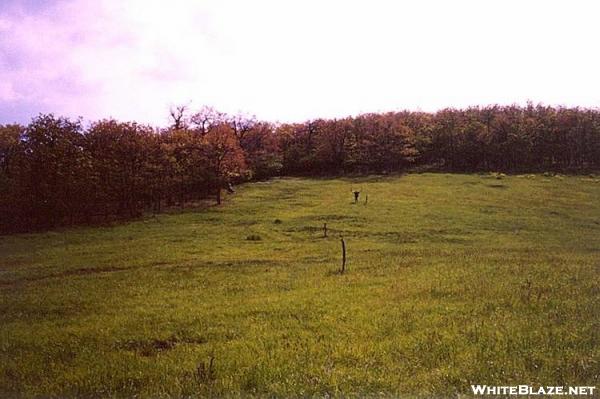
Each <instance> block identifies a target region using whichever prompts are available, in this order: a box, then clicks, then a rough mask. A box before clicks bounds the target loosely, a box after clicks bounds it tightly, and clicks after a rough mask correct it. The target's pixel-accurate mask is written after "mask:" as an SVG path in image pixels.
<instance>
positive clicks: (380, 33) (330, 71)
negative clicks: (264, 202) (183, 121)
mask: <svg viewBox="0 0 600 399" xmlns="http://www.w3.org/2000/svg"><path fill="white" fill-rule="evenodd" d="M599 16H600V2H598V1H595V0H591V1H583V0H565V1H552V0H545V1H537V0H501V1H496V0H485V1H484V0H453V1H447V0H446V1H444V0H440V1H437V0H412V1H402V0H389V1H387V0H369V1H367V0H362V1H354V0H302V1H301V0H295V1H288V0H253V1H248V0H239V1H235V0H204V1H203V0H169V1H164V0H127V1H123V0H0V124H2V123H11V122H19V123H27V122H28V121H29V120H30V119H31V118H32V117H34V116H36V115H37V114H39V113H54V114H55V115H61V116H68V117H83V118H84V119H85V120H88V121H90V120H98V119H103V118H116V119H119V120H123V121H129V120H135V121H138V122H143V123H150V124H153V125H157V126H164V125H166V124H167V123H168V111H169V108H170V107H172V106H176V105H187V106H188V107H189V109H190V110H195V109H200V108H201V107H202V106H203V105H208V106H213V107H215V108H217V109H219V110H221V111H224V112H227V113H237V112H243V113H246V114H251V115H256V117H257V118H259V119H263V120H269V121H280V122H300V121H304V120H307V119H313V118H318V117H325V118H335V117H345V116H348V115H356V114H360V113H365V112H385V111H395V110H403V109H410V110H422V111H435V110H438V109H441V108H445V107H466V106H470V105H487V104H495V103H498V104H513V103H516V104H524V103H526V102H527V101H532V102H534V103H537V102H542V103H544V104H549V105H566V106H583V107H598V106H599V105H600V51H599V47H598V46H599V44H598V39H600V23H598V17H599Z"/></svg>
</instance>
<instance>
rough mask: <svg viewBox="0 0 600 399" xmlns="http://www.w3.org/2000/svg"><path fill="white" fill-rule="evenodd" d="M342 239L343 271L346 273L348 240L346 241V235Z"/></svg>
mask: <svg viewBox="0 0 600 399" xmlns="http://www.w3.org/2000/svg"><path fill="white" fill-rule="evenodd" d="M341 241H342V270H341V273H342V274H344V272H345V271H346V242H345V241H344V237H342V238H341Z"/></svg>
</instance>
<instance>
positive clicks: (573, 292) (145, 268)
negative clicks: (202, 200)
mask: <svg viewBox="0 0 600 399" xmlns="http://www.w3.org/2000/svg"><path fill="white" fill-rule="evenodd" d="M352 186H354V187H361V188H362V190H363V196H362V197H361V201H362V200H364V195H365V194H368V197H369V201H368V205H364V203H362V202H361V203H360V204H356V205H355V204H353V203H352V202H353V200H352V194H351V192H350V190H351V187H352ZM324 222H326V223H327V225H328V228H329V236H328V238H323V237H322V231H321V227H322V225H323V223H324ZM341 234H342V235H343V236H344V238H345V240H346V243H347V247H348V264H347V272H346V273H345V274H343V275H341V274H339V273H337V270H338V269H339V267H340V258H341V245H340V240H339V236H340V235H341ZM252 237H253V238H252ZM0 255H1V256H0V396H6V395H11V396H14V395H23V396H48V395H59V396H132V395H140V396H143V397H156V396H165V395H169V396H188V395H199V396H205V395H217V396H222V395H227V396H239V395H248V394H250V395H257V396H266V395H276V396H291V395H293V396H306V395H318V396H324V395H339V396H341V395H344V396H348V395H365V394H372V395H405V394H413V395H414V394H418V395H437V396H439V395H441V396H450V395H455V394H457V393H461V394H470V392H471V390H470V384H472V383H473V384H493V385H515V384H533V385H537V384H540V385H597V382H598V381H599V379H600V180H599V179H598V178H593V177H545V176H540V175H536V176H531V175H528V176H507V177H502V176H497V178H496V177H494V176H490V175H445V174H422V175H419V174H411V175H405V176H400V177H399V176H393V177H376V176H374V177H369V178H362V179H316V180H315V179H312V180H309V179H292V178H289V179H279V180H274V181H270V182H264V183H253V184H247V185H245V186H243V187H240V188H239V190H238V193H237V194H235V195H234V196H229V197H228V198H227V199H226V202H225V204H224V205H223V206H221V207H212V208H210V209H208V210H206V211H197V212H194V211H186V212H184V213H180V214H168V215H167V214H165V215H160V216H158V217H155V218H151V217H149V218H146V219H144V220H142V221H138V222H134V223H130V224H126V225H120V226H116V227H103V228H78V229H69V230H64V231H58V232H50V233H44V234H29V235H16V236H5V237H0ZM211 358H212V359H213V360H212V366H211V365H210V363H211V360H210V359H211Z"/></svg>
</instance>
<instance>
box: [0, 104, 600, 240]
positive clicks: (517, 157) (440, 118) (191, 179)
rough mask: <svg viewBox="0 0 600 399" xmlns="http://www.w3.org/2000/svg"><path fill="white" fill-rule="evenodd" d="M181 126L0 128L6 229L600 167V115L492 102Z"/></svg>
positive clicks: (216, 116)
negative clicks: (294, 179)
mask: <svg viewBox="0 0 600 399" xmlns="http://www.w3.org/2000/svg"><path fill="white" fill-rule="evenodd" d="M170 116H171V124H170V126H168V127H166V128H155V127H151V126H148V125H143V124H138V123H135V122H119V121H116V120H101V121H98V122H94V123H91V124H90V125H89V126H84V124H83V122H82V121H81V120H71V119H68V118H64V117H56V116H54V115H51V114H49V115H39V116H38V117H36V118H34V119H33V120H32V121H31V123H29V124H28V125H27V126H21V125H18V124H11V125H0V215H1V218H0V232H14V231H30V230H36V229H47V228H53V227H57V226H62V225H72V224H91V223H97V222H102V221H107V220H114V219H128V218H134V217H137V216H139V215H141V214H142V213H143V212H145V211H153V212H161V211H162V210H163V209H164V208H165V207H173V206H181V207H183V206H185V204H186V203H189V202H191V201H195V200H198V199H203V198H207V197H209V196H213V197H214V198H215V200H216V202H217V203H220V202H221V192H222V190H224V189H230V188H231V185H232V184H235V183H238V182H241V181H247V180H251V179H265V178H269V177H272V176H279V175H309V176H310V175H323V174H336V175H337V174H350V173H351V174H366V173H392V172H398V171H404V170H408V169H411V168H422V169H425V168H427V169H429V170H444V171H453V172H480V171H501V172H509V173H510V172H539V171H561V172H569V173H578V172H589V171H597V170H598V169H600V111H599V110H597V109H586V108H566V107H550V106H543V105H533V104H528V105H527V106H516V105H512V106H497V105H494V106H487V107H471V108H467V109H444V110H441V111H438V112H435V113H427V112H410V111H403V112H389V113H379V114H364V115H359V116H356V117H348V118H343V119H316V120H310V121H307V122H304V123H294V124H274V123H269V122H264V121H259V120H257V119H256V118H254V117H249V116H245V115H241V114H240V115H233V116H232V115H227V114H224V113H221V112H218V111H217V110H215V109H213V108H210V107H203V108H202V109H200V110H199V111H198V112H195V113H192V112H189V110H188V109H187V108H186V107H176V108H173V109H171V112H170Z"/></svg>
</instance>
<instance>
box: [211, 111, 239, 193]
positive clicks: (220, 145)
mask: <svg viewBox="0 0 600 399" xmlns="http://www.w3.org/2000/svg"><path fill="white" fill-rule="evenodd" d="M203 144H204V151H205V152H204V154H205V157H206V160H207V168H208V171H209V173H210V175H209V176H210V182H209V184H210V185H211V186H212V187H213V188H214V189H215V191H216V200H217V204H221V190H222V189H223V188H224V187H226V186H227V185H229V184H230V183H231V182H232V181H233V180H235V179H238V178H241V177H242V176H243V174H244V173H245V172H246V162H245V160H244V152H243V151H242V148H241V147H240V144H239V141H238V138H237V136H236V135H235V132H234V130H233V129H232V128H231V126H229V125H228V124H226V123H221V124H219V125H216V126H214V127H213V128H211V129H210V131H209V132H208V133H206V135H205V136H204V141H203Z"/></svg>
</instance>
